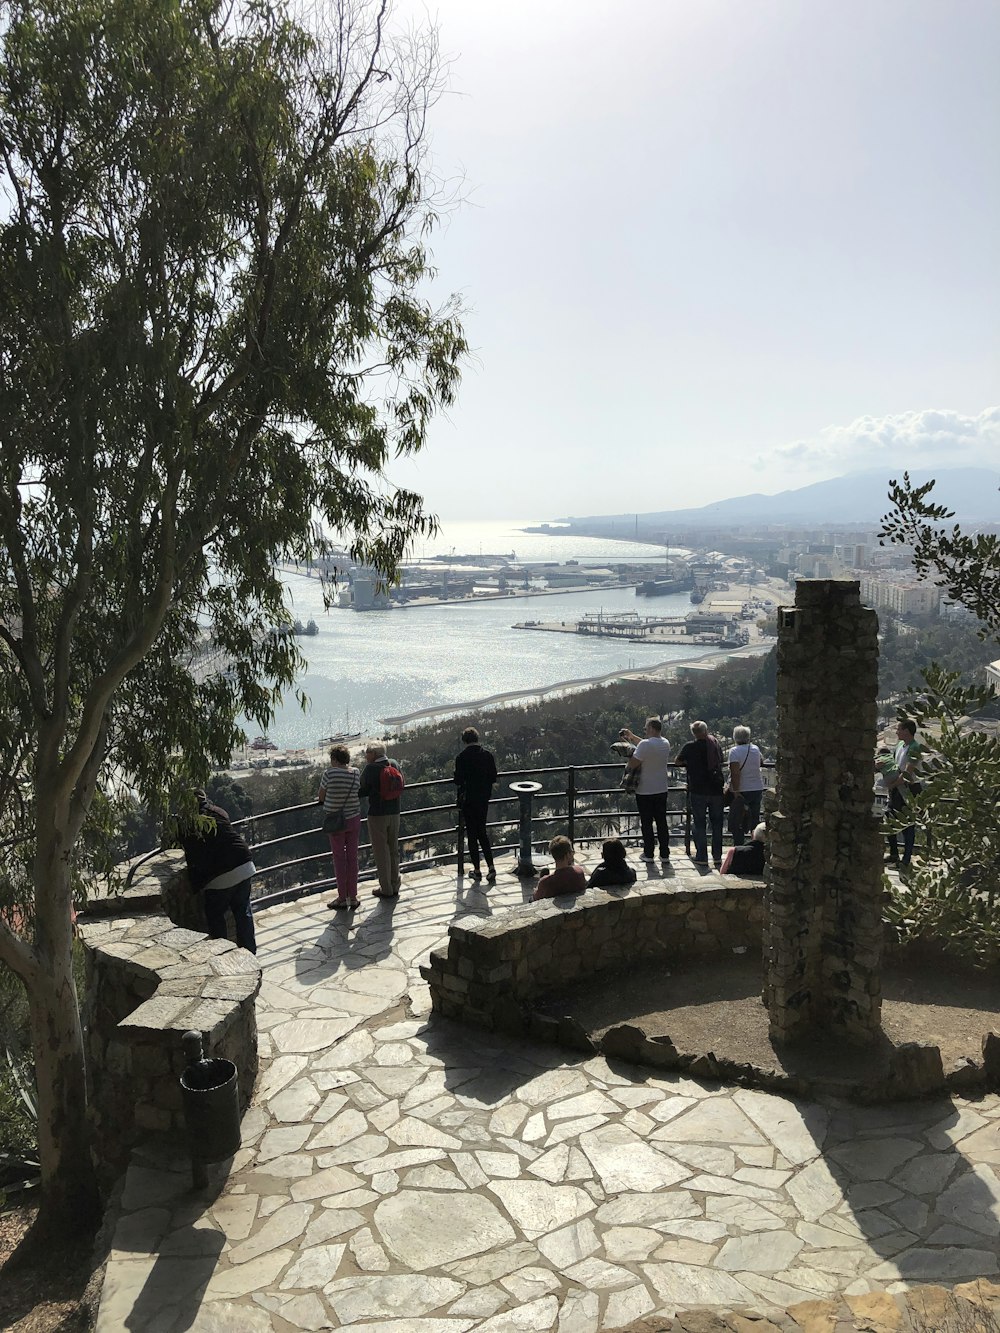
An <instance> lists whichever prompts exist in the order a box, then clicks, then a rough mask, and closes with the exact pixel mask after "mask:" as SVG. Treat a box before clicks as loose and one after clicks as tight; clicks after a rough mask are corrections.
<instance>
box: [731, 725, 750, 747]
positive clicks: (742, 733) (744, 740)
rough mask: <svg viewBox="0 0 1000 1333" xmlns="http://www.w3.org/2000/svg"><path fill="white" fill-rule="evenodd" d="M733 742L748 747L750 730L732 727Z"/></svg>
mask: <svg viewBox="0 0 1000 1333" xmlns="http://www.w3.org/2000/svg"><path fill="white" fill-rule="evenodd" d="M733 740H734V741H735V742H736V744H737V745H749V744H750V728H749V727H733Z"/></svg>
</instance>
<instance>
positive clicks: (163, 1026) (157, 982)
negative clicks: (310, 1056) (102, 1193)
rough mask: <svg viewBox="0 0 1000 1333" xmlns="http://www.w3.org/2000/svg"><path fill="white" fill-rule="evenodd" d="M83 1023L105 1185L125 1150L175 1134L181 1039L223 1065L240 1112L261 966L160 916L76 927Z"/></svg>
mask: <svg viewBox="0 0 1000 1333" xmlns="http://www.w3.org/2000/svg"><path fill="white" fill-rule="evenodd" d="M79 933H80V939H81V942H82V944H83V949H84V958H85V966H86V996H85V1003H84V1025H85V1029H86V1042H87V1070H88V1079H89V1083H90V1104H91V1112H92V1115H93V1121H94V1127H95V1131H96V1145H97V1156H98V1162H99V1165H100V1168H101V1172H102V1175H103V1176H104V1178H105V1179H106V1180H110V1179H111V1178H113V1177H114V1176H116V1175H117V1174H118V1172H119V1171H120V1170H122V1169H123V1168H124V1165H125V1163H126V1162H127V1159H128V1154H129V1151H130V1149H131V1148H132V1146H133V1144H135V1143H136V1142H137V1141H138V1140H139V1139H140V1138H142V1137H143V1136H144V1135H146V1134H148V1133H150V1132H154V1133H157V1134H163V1135H168V1136H177V1135H180V1134H181V1133H182V1132H183V1114H182V1107H181V1092H180V1084H179V1082H178V1080H179V1078H180V1075H181V1073H182V1072H183V1069H184V1065H185V1060H184V1055H183V1052H182V1050H181V1036H182V1034H183V1033H185V1032H187V1031H188V1030H190V1029H193V1030H195V1031H197V1032H200V1033H201V1034H202V1041H203V1043H204V1048H205V1054H206V1055H208V1056H221V1057H223V1058H225V1059H228V1060H232V1061H233V1063H234V1064H235V1065H236V1068H237V1070H238V1071H239V1087H240V1102H241V1108H242V1109H245V1108H246V1106H247V1105H248V1103H249V1100H250V1095H251V1093H252V1091H253V1085H254V1080H255V1079H256V1077H257V1016H256V1011H255V1008H254V999H255V997H256V995H257V992H258V990H259V989H260V980H261V973H260V967H259V966H258V964H257V961H256V959H255V958H254V957H253V955H252V954H249V953H247V952H246V951H245V950H243V949H237V948H236V946H235V945H234V944H233V943H231V941H229V940H209V939H206V938H205V936H204V935H203V934H201V933H198V932H196V931H191V930H185V929H182V928H180V927H177V926H175V925H174V924H173V922H172V921H170V920H169V919H168V918H167V917H164V916H144V917H138V918H129V917H124V918H118V919H115V920H96V921H85V922H82V923H81V924H80V927H79Z"/></svg>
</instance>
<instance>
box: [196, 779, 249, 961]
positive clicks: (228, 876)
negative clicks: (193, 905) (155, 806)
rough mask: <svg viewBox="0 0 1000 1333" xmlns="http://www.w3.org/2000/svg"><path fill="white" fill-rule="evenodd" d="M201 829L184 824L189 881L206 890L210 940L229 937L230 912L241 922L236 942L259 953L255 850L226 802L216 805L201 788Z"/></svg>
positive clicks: (203, 894) (198, 793)
mask: <svg viewBox="0 0 1000 1333" xmlns="http://www.w3.org/2000/svg"><path fill="white" fill-rule="evenodd" d="M194 795H195V799H196V800H197V802H198V816H199V819H200V820H202V821H209V822H211V825H212V827H211V828H209V826H208V822H203V823H202V827H201V828H198V827H197V826H196V825H195V824H194V823H193V822H192V823H186V824H184V825H182V826H181V828H180V830H179V831H180V842H181V846H182V847H183V848H184V860H185V861H186V862H187V872H188V879H189V881H190V883H191V888H192V889H194V891H195V892H196V893H200V894H201V897H202V902H203V904H204V907H205V920H206V922H207V923H208V935H209V939H213V940H224V939H225V938H226V936H227V934H228V931H227V928H226V913H227V912H232V914H233V920H234V921H235V922H236V943H237V944H238V945H239V947H240V948H241V949H246V950H247V951H248V952H249V953H256V952H257V936H256V932H255V930H254V925H253V913H252V911H251V910H250V882H251V880H252V878H253V875H254V873H255V871H256V869H257V867H256V866H255V865H254V863H253V861H252V860H251V859H250V848H249V847H248V846H247V844H246V842H245V841H244V839H243V838H242V837H241V836H240V834H239V833H237V832H236V830H235V829H234V828H233V826H232V824H230V822H229V815H228V814H227V812H226V811H225V810H223V808H222V806H221V805H213V804H212V803H211V801H209V799H208V797H207V796H206V795H205V793H204V792H203V791H202V790H201V788H200V787H199V788H197V789H196V791H195V793H194Z"/></svg>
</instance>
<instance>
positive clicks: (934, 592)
mask: <svg viewBox="0 0 1000 1333" xmlns="http://www.w3.org/2000/svg"><path fill="white" fill-rule="evenodd" d="M861 600H862V601H863V602H865V603H866V604H867V605H868V606H873V607H874V608H875V610H876V611H892V612H894V613H895V614H896V615H897V616H922V615H923V616H925V615H936V614H937V612H938V609H939V607H940V605H941V590H940V588H937V587H935V586H934V584H933V583H920V582H918V581H917V580H915V579H887V578H884V577H883V578H878V577H877V576H876V575H874V574H865V575H863V576H862V579H861Z"/></svg>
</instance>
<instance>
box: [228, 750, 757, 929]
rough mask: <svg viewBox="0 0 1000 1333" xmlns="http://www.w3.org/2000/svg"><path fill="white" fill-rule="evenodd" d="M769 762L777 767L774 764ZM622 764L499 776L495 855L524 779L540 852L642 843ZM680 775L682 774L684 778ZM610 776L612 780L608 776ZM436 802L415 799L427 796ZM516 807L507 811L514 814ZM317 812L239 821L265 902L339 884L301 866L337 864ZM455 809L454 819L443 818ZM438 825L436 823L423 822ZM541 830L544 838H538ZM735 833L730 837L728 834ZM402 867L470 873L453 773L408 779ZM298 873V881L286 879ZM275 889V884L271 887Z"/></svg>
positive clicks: (683, 815)
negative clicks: (293, 822)
mask: <svg viewBox="0 0 1000 1333" xmlns="http://www.w3.org/2000/svg"><path fill="white" fill-rule="evenodd" d="M767 767H768V768H771V767H773V765H767ZM670 770H671V774H672V781H671V784H670V787H669V789H668V793H667V821H668V825H669V828H670V832H671V836H672V837H680V838H682V840H683V843H684V848H685V851H686V852H687V853H690V850H691V841H692V823H691V807H690V803H689V801H688V798H687V787H686V784H685V782H684V781H683V769H678V768H677V767H676V766H675V765H671V766H670ZM607 773H613V774H614V776H615V785H614V786H603V785H593V786H591V785H581V783H580V777H581V774H585V775H587V778H586V781H587V783H590V782H596V783H598V784H599V783H601V780H602V779H601V775H602V774H607ZM621 774H622V765H621V763H613V764H569V765H561V766H558V767H554V768H522V769H512V770H508V771H505V772H502V773H500V774H499V775H498V778H497V782H498V787H497V789H496V790H497V794H496V795H495V796H494V797H493V798H492V800H491V801H490V814H491V815H492V816H493V817H492V818H491V819H490V820H489V821H488V823H487V828H488V830H489V832H490V835H491V840H494V839H495V840H494V841H493V852H494V855H495V856H502V855H504V854H507V853H513V854H515V855H516V854H517V852H518V849H519V841H518V824H519V814H520V798H519V797H518V796H517V795H514V794H511V793H510V791H509V787H510V784H511V783H512V782H514V781H523V780H525V779H529V780H533V781H536V782H540V783H541V786H542V790H541V791H539V792H538V793H537V794H535V796H534V798H533V802H532V813H531V818H530V825H531V832H532V839H531V846H532V849H533V850H534V851H537V852H542V851H545V850H547V847H548V841H549V838H550V837H551V836H552V835H553V834H554V833H556V832H565V833H566V835H567V837H569V838H570V839H571V840H572V841H574V842H579V843H591V842H598V841H600V840H602V839H603V838H605V837H619V838H621V840H622V841H623V842H624V843H626V845H639V844H640V843H641V841H642V835H641V832H640V829H639V819H638V813H637V811H636V808H635V805H634V802H633V799H632V797H631V795H630V794H628V793H626V792H625V791H623V790H622V788H621V786H620V778H621ZM678 775H680V778H681V780H678ZM605 780H606V779H605ZM435 788H438V789H440V788H445V789H446V790H447V791H448V793H449V796H451V798H452V799H450V800H449V801H447V802H445V803H444V804H442V803H440V797H437V799H436V800H435V799H434V798H433V797H432V796H431V793H432V792H433V791H434V789H435ZM422 798H423V799H427V800H429V801H431V802H432V803H430V804H423V805H421V804H413V802H414V801H419V800H421V799H422ZM508 811H509V812H510V813H509V814H507V812H508ZM309 813H311V814H312V816H313V817H314V818H318V817H319V816H321V814H322V809H321V807H320V806H319V805H317V804H316V803H315V802H313V801H310V802H307V803H306V804H303V805H293V806H287V807H285V808H283V809H280V810H269V811H264V812H262V813H261V814H254V815H250V816H248V817H247V818H245V819H240V820H234V821H233V824H234V827H241V828H242V829H243V830H244V836H246V837H247V841H248V842H249V844H250V847H251V852H252V854H253V857H254V862H255V864H256V865H257V873H256V875H255V877H254V878H255V883H254V895H253V900H254V902H255V903H256V904H257V905H258V906H261V907H264V906H269V905H272V904H275V903H279V902H287V901H289V900H292V899H295V898H299V897H301V896H303V895H306V894H311V893H317V892H320V891H322V890H324V889H328V888H330V887H331V886H333V885H334V884H335V883H336V881H335V879H334V878H333V876H332V875H329V874H327V875H320V876H318V877H316V878H309V877H308V875H307V876H306V877H303V875H302V871H303V870H304V869H305V870H308V869H309V868H314V867H318V866H319V865H321V864H325V865H327V866H329V865H330V859H331V858H330V849H329V846H327V845H325V844H326V842H327V839H326V836H325V835H324V834H323V830H322V827H321V825H320V824H316V823H313V822H312V820H308V819H306V816H307V814H309ZM296 815H301V816H302V817H303V823H304V824H305V825H306V826H305V827H302V828H300V829H295V830H293V831H291V832H287V833H281V834H279V835H278V836H276V837H272V838H258V837H257V836H256V834H257V832H258V831H262V830H261V825H263V824H264V823H265V822H266V821H269V820H276V819H279V818H281V819H288V818H289V817H294V816H296ZM446 815H450V816H451V818H450V819H446V818H437V817H440V816H446ZM427 823H431V824H432V825H433V826H432V827H430V828H426V827H420V825H423V824H427ZM536 834H537V835H538V836H536ZM727 836H728V835H727ZM317 839H319V840H321V843H320V850H318V851H307V852H304V853H303V854H302V855H298V856H284V855H283V852H284V850H285V849H286V848H287V849H288V850H289V851H291V850H292V849H293V844H295V843H299V844H301V843H302V842H303V841H304V840H312V845H313V846H315V845H316V841H317ZM399 843H400V871H401V872H402V873H406V872H407V871H414V870H424V869H427V868H428V867H430V866H434V865H441V864H447V863H454V864H455V865H456V868H457V872H458V874H459V875H461V874H463V873H464V871H465V856H466V850H465V828H464V822H463V820H462V816H461V811H460V810H459V809H458V808H457V806H456V804H455V801H454V785H453V783H452V780H451V779H450V778H432V779H430V780H429V781H425V782H414V783H409V784H407V786H406V788H405V790H404V792H403V796H402V798H401V801H400V832H399ZM275 849H278V859H277V860H275V861H274V862H272V863H270V864H262V863H261V862H262V861H265V862H266V861H268V860H269V854H270V853H271V852H273V851H274V850H275ZM358 850H359V879H362V880H364V879H371V878H373V877H374V875H375V868H374V865H373V864H372V863H371V862H372V857H371V843H370V842H361V843H360V844H359V849H358ZM290 877H294V878H295V879H296V882H295V883H294V884H289V883H288V882H287V881H288V879H289V878H290ZM282 879H284V880H285V883H284V884H280V883H279V884H278V885H277V886H274V882H275V881H276V880H278V881H280V880H282ZM269 884H270V885H271V887H268V885H269Z"/></svg>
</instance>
